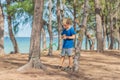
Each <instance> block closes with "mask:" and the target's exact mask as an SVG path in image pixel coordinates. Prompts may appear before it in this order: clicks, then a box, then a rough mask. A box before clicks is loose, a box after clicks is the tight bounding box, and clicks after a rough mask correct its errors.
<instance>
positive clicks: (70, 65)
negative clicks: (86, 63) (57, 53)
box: [69, 56, 73, 67]
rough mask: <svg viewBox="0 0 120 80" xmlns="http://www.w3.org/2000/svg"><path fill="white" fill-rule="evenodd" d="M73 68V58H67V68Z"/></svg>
mask: <svg viewBox="0 0 120 80" xmlns="http://www.w3.org/2000/svg"><path fill="white" fill-rule="evenodd" d="M72 66H73V57H72V56H69V67H72Z"/></svg>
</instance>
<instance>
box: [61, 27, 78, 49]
mask: <svg viewBox="0 0 120 80" xmlns="http://www.w3.org/2000/svg"><path fill="white" fill-rule="evenodd" d="M74 34H76V32H75V31H74V28H73V27H70V28H69V29H68V30H66V29H64V30H63V32H62V34H61V35H66V36H72V35H74ZM73 47H74V41H73V39H63V48H73Z"/></svg>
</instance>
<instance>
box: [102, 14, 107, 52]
mask: <svg viewBox="0 0 120 80" xmlns="http://www.w3.org/2000/svg"><path fill="white" fill-rule="evenodd" d="M102 26H103V50H105V48H106V26H107V25H105V16H104V15H102Z"/></svg>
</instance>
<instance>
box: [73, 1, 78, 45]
mask: <svg viewBox="0 0 120 80" xmlns="http://www.w3.org/2000/svg"><path fill="white" fill-rule="evenodd" d="M76 2H77V1H76V0H74V5H73V10H74V30H75V31H76ZM76 38H77V37H76V35H75V40H74V46H75V47H76V46H77V43H76Z"/></svg>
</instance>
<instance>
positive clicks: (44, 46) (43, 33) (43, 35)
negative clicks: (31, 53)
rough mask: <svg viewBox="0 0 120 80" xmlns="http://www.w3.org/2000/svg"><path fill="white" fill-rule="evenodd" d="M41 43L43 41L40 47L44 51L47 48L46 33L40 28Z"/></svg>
mask: <svg viewBox="0 0 120 80" xmlns="http://www.w3.org/2000/svg"><path fill="white" fill-rule="evenodd" d="M42 39H43V40H42V41H43V43H42V46H43V50H45V49H46V48H47V47H46V33H45V29H44V28H42Z"/></svg>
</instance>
